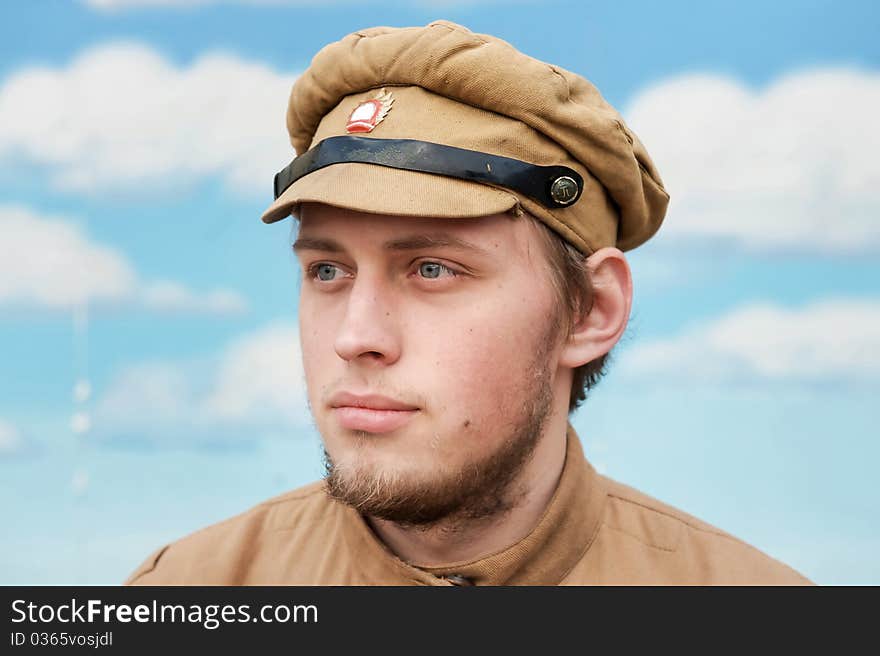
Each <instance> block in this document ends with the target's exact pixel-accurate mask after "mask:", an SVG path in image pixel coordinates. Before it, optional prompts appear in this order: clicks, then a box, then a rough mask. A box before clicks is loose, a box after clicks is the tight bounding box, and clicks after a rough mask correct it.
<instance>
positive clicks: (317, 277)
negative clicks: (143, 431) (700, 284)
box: [128, 21, 807, 585]
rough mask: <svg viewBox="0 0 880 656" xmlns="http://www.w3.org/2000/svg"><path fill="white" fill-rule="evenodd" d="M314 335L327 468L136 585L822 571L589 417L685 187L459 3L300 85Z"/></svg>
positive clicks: (289, 190) (322, 56)
mask: <svg viewBox="0 0 880 656" xmlns="http://www.w3.org/2000/svg"><path fill="white" fill-rule="evenodd" d="M287 126H288V130H289V132H290V137H291V142H292V144H293V146H294V147H295V149H296V151H297V153H298V157H297V158H296V159H295V160H294V161H293V162H292V163H291V165H290V166H288V167H287V168H286V169H284V170H283V171H281V172H280V173H279V174H278V175H277V176H276V180H275V193H276V200H275V202H274V203H273V205H272V206H271V207H270V208H269V209H268V210H267V211H266V213H265V214H264V216H263V220H264V221H265V222H267V223H271V222H274V221H277V220H281V219H283V218H285V217H287V216H290V215H291V214H292V213H293V214H294V215H295V217H296V220H297V221H298V222H299V223H298V231H297V234H296V241H295V243H294V244H293V249H294V251H295V252H296V255H297V257H298V259H299V261H300V263H301V266H302V270H303V281H302V288H301V293H300V306H299V316H300V337H301V346H302V352H303V362H304V367H305V376H306V382H307V388H308V396H309V403H310V408H311V411H312V413H313V415H314V418H315V422H316V424H317V427H318V429H319V431H320V433H321V435H322V438H323V441H324V447H325V452H326V460H327V477H326V480H325V481H323V482H320V483H315V484H312V485H310V486H307V487H304V488H302V489H299V490H295V491H293V492H290V493H287V494H284V495H282V496H280V497H277V498H275V499H272V500H269V501H267V502H265V503H262V504H260V505H258V506H256V507H255V508H253V509H251V510H249V511H247V512H245V513H243V514H242V515H239V516H237V517H234V518H232V519H229V520H227V521H225V522H221V523H219V524H216V525H214V526H211V527H208V528H206V529H203V530H201V531H199V532H197V533H194V534H192V535H190V536H188V537H185V538H183V539H181V540H179V541H177V542H175V543H173V544H171V545H169V546H166V547H164V548H162V549H160V550H159V551H157V552H156V553H154V554H153V555H152V556H150V557H149V558H148V559H147V560H146V561H145V562H144V563H143V565H141V567H139V568H138V569H137V570H136V571H135V572H134V573H133V574H132V576H131V577H130V578H129V579H128V582H129V583H135V584H186V583H191V584H331V585H348V584H366V585H373V584H380V585H382V584H386V585H408V584H417V585H497V584H505V585H514V584H527V585H528V584H541V585H548V584H550V585H554V584H590V583H620V584H634V583H636V584H639V583H660V584H680V583H690V584H709V583H732V584H739V583H763V584H769V583H773V584H796V583H805V582H807V581H806V580H805V579H804V578H803V577H801V576H800V575H799V574H797V573H796V572H794V571H793V570H791V569H790V568H788V567H786V566H785V565H783V564H781V563H778V562H777V561H775V560H773V559H771V558H769V557H768V556H766V555H764V554H763V553H761V552H759V551H758V550H756V549H754V548H752V547H750V546H748V545H746V544H744V543H742V542H741V541H739V540H737V539H736V538H734V537H732V536H730V535H728V534H726V533H724V532H722V531H720V530H718V529H716V528H714V527H712V526H709V525H707V524H705V523H703V522H701V521H699V520H697V519H695V518H693V517H690V516H689V515H686V514H684V513H682V512H680V511H678V510H676V509H674V508H671V507H669V506H666V505H664V504H662V503H660V502H658V501H656V500H654V499H651V498H649V497H647V496H645V495H643V494H641V493H639V492H637V491H635V490H633V489H631V488H629V487H626V486H624V485H621V484H620V483H616V482H614V481H612V480H610V479H608V478H605V477H603V476H600V475H598V474H597V473H596V472H595V471H594V470H593V468H592V467H591V466H590V464H589V463H588V462H587V461H586V460H585V458H584V456H583V453H582V450H581V446H580V442H579V439H578V436H577V435H576V434H575V432H574V430H573V429H572V427H571V425H570V424H568V415H569V413H570V412H571V411H572V410H573V409H574V408H575V407H577V405H578V404H579V403H580V402H581V401H582V400H583V399H584V398H585V395H586V391H587V390H588V389H589V387H591V386H592V385H593V384H595V382H596V381H597V380H598V378H599V376H600V375H601V373H602V369H603V366H604V362H605V357H606V355H607V354H608V352H609V351H610V350H611V349H612V348H613V347H614V345H615V344H616V343H617V341H618V340H619V339H620V337H621V335H622V334H623V332H624V329H625V328H626V324H627V320H628V318H629V313H630V307H631V302H632V281H631V276H630V270H629V267H628V265H627V262H626V259H625V257H624V255H623V252H622V251H624V250H627V249H631V248H635V247H636V246H638V245H640V244H641V243H643V242H644V241H645V240H647V239H648V238H649V237H651V236H652V235H653V234H654V232H656V230H657V229H658V228H659V226H660V223H661V222H662V220H663V216H664V214H665V211H666V206H667V202H668V195H667V194H666V192H665V190H664V188H663V185H662V182H661V180H660V177H659V174H658V172H657V170H656V168H655V167H654V164H653V163H652V161H651V159H650V158H649V156H648V154H647V152H646V151H645V148H644V147H643V145H642V144H641V142H640V141H639V140H638V138H637V137H636V136H635V135H633V134H632V132H631V131H630V130H629V129H628V128H627V127H626V125H625V124H624V122H623V120H622V119H621V117H620V115H619V114H618V113H617V112H616V111H615V110H614V109H613V108H612V107H610V106H609V105H608V104H607V103H606V102H605V101H604V100H603V99H602V97H601V96H600V95H599V93H598V91H597V90H596V89H595V88H594V87H593V86H592V85H591V84H590V83H589V82H587V81H586V80H584V79H583V78H581V77H578V76H576V75H574V74H572V73H569V72H567V71H564V70H562V69H559V68H557V67H554V66H550V65H547V64H544V63H542V62H539V61H537V60H534V59H532V58H530V57H527V56H526V55H524V54H522V53H519V52H518V51H516V50H514V49H513V48H512V47H511V46H509V45H508V44H506V43H505V42H503V41H500V40H498V39H496V38H494V37H490V36H485V35H477V34H473V33H471V32H469V31H468V30H466V29H465V28H463V27H460V26H458V25H455V24H452V23H448V22H445V21H438V22H435V23H432V24H430V25H428V26H426V27H424V28H405V29H392V28H374V29H370V30H365V31H362V32H358V33H355V34H352V35H349V36H348V37H346V38H345V39H343V40H342V41H340V42H338V43H334V44H331V45H329V46H327V47H326V48H324V49H323V50H322V51H321V52H319V53H318V55H317V56H316V57H315V59H314V60H313V62H312V64H311V66H310V68H309V69H308V70H307V71H306V72H305V73H304V74H303V75H302V76H301V77H300V78H299V79H298V80H297V82H296V84H295V85H294V87H293V90H292V93H291V97H290V103H289V109H288V117H287Z"/></svg>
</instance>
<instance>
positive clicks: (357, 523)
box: [340, 423, 605, 585]
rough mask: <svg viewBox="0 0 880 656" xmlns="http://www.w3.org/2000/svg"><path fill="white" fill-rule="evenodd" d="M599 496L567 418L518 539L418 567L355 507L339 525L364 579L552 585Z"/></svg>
mask: <svg viewBox="0 0 880 656" xmlns="http://www.w3.org/2000/svg"><path fill="white" fill-rule="evenodd" d="M604 502H605V489H604V487H603V485H602V479H601V477H600V476H599V475H598V474H597V473H596V471H595V470H594V469H593V467H592V466H591V465H590V463H589V462H588V461H587V460H586V458H585V457H584V453H583V449H582V447H581V443H580V439H579V438H578V436H577V433H576V432H575V430H574V428H573V427H572V426H571V424H570V423H569V424H568V430H567V431H566V453H565V464H564V466H563V469H562V474H561V476H560V479H559V484H558V485H557V487H556V491H555V492H554V494H553V496H552V498H551V499H550V503H549V504H548V505H547V508H546V509H545V510H544V514H543V515H542V516H541V519H540V520H539V521H538V524H537V525H536V526H535V527H534V528H533V529H532V531H531V532H530V533H529V534H528V535H526V536H525V537H524V538H522V539H521V540H520V541H518V542H516V543H514V544H512V545H511V546H509V547H507V548H506V549H503V550H502V551H499V552H497V553H494V554H491V555H488V556H485V557H483V558H480V559H477V560H472V561H467V562H460V563H450V564H448V565H442V566H437V567H430V568H418V567H414V566H412V565H409V564H407V563H405V562H403V561H402V560H401V559H400V558H398V557H397V556H395V555H394V554H393V553H392V552H391V551H390V550H389V549H388V548H387V547H386V546H385V545H384V544H383V543H382V542H381V540H379V538H378V537H377V536H376V535H375V533H373V531H372V529H371V528H370V527H369V525H368V524H367V522H366V521H365V520H364V518H363V517H362V516H361V515H360V514H359V513H358V512H357V511H355V510H353V509H351V508H349V507H347V506H341V504H340V506H341V507H342V508H343V513H344V514H343V517H342V518H341V520H342V521H341V524H342V526H341V528H342V532H343V534H344V538H345V541H346V544H347V546H348V548H349V549H351V551H352V554H351V555H352V558H353V560H354V561H355V562H356V564H357V565H356V566H357V567H358V568H359V569H361V572H362V575H363V576H364V578H365V579H366V580H367V581H368V582H369V583H370V584H378V585H413V584H415V585H454V584H456V581H460V580H461V577H463V578H464V579H467V580H468V581H470V582H471V583H472V584H474V585H556V584H558V583H559V582H560V581H562V579H563V578H564V577H565V576H566V574H568V572H570V571H571V569H572V568H573V567H574V566H575V564H577V562H578V561H580V560H581V558H583V556H584V554H585V553H586V552H587V549H589V547H590V544H591V543H592V541H593V539H594V537H595V535H596V533H597V531H598V529H599V524H600V519H601V516H602V511H603V506H604Z"/></svg>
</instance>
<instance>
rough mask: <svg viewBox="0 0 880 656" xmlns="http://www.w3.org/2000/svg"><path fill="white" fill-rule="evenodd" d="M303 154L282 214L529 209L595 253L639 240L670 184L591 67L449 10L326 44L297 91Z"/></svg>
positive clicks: (651, 227) (466, 213) (291, 119)
mask: <svg viewBox="0 0 880 656" xmlns="http://www.w3.org/2000/svg"><path fill="white" fill-rule="evenodd" d="M287 129H288V132H289V134H290V142H291V144H292V145H293V147H294V149H295V150H296V154H297V157H296V158H295V159H294V160H293V162H292V163H291V164H290V165H289V166H288V167H287V168H285V169H284V170H282V171H281V172H280V173H279V174H278V175H276V178H275V194H276V199H275V202H274V203H273V204H272V205H271V206H270V207H269V208H268V209H267V210H266V211H265V213H264V214H263V217H262V219H263V221H264V222H266V223H272V222H275V221H278V220H281V219H283V218H285V217H287V216H290V215H291V214H295V213H296V211H297V209H298V207H299V204H300V203H303V202H320V203H326V204H329V205H334V206H337V207H342V208H347V209H353V210H360V211H363V212H370V213H379V214H388V215H400V216H420V217H449V218H467V217H478V216H485V215H490V214H496V213H499V212H506V211H511V212H513V213H514V214H519V213H521V211H522V210H526V211H528V212H529V213H531V214H532V215H534V216H536V217H537V218H538V219H540V220H541V221H543V222H544V223H545V224H547V225H548V226H549V227H550V228H552V229H553V230H555V231H556V232H557V233H559V234H560V235H562V236H563V237H564V238H565V239H566V240H567V241H569V242H570V243H572V244H574V245H575V246H576V247H578V248H579V249H580V250H581V251H583V252H584V253H587V254H589V253H592V252H593V251H595V250H597V249H598V248H601V247H603V246H617V247H618V248H620V249H621V250H628V249H632V248H635V247H636V246H639V245H640V244H642V243H644V242H645V241H646V240H647V239H648V238H649V237H651V236H652V235H653V234H654V233H655V232H656V231H657V229H658V228H659V227H660V224H661V222H662V221H663V217H664V215H665V213H666V207H667V204H668V202H669V195H668V194H667V193H666V191H665V189H664V188H663V183H662V181H661V179H660V175H659V173H658V171H657V169H656V167H655V166H654V163H653V162H652V161H651V158H650V157H649V155H648V153H647V151H646V150H645V147H644V146H643V145H642V143H641V142H640V141H639V139H638V137H636V135H635V134H633V133H632V131H631V130H630V129H629V128H628V127H627V126H626V124H625V123H624V121H623V119H622V118H621V116H620V114H619V113H618V112H617V111H616V110H615V109H614V108H613V107H611V105H609V104H608V103H607V102H606V101H605V100H604V99H603V98H602V96H601V95H600V93H599V92H598V90H597V89H596V88H595V87H594V86H593V85H592V84H591V83H590V82H588V81H587V80H586V79H584V78H583V77H580V76H579V75H576V74H574V73H570V72H568V71H566V70H564V69H562V68H559V67H558V66H552V65H550V64H546V63H544V62H541V61H538V60H537V59H534V58H532V57H529V56H527V55H525V54H523V53H521V52H519V51H518V50H516V49H515V48H513V47H512V46H511V45H510V44H508V43H506V42H505V41H502V40H500V39H497V38H495V37H492V36H488V35H484V34H475V33H473V32H471V31H469V30H468V29H466V28H464V27H462V26H460V25H456V24H455V23H450V22H448V21H436V22H433V23H431V24H429V25H427V26H425V27H407V28H391V27H375V28H371V29H366V30H362V31H359V32H355V33H353V34H350V35H348V36H347V37H345V38H344V39H342V40H341V41H338V42H336V43H331V44H330V45H328V46H326V47H324V48H323V49H322V50H321V51H320V52H318V54H317V55H316V56H315V57H314V59H313V60H312V63H311V65H310V66H309V68H308V69H307V70H306V71H305V72H304V73H303V74H302V75H301V76H300V77H299V78H298V79H297V80H296V82H295V83H294V85H293V89H292V90H291V93H290V102H289V105H288V110H287Z"/></svg>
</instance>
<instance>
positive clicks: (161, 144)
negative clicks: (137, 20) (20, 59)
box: [0, 43, 294, 196]
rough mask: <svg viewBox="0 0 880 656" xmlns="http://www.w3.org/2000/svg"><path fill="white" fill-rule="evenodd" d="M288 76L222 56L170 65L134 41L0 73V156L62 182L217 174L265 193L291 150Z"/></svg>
mask: <svg viewBox="0 0 880 656" xmlns="http://www.w3.org/2000/svg"><path fill="white" fill-rule="evenodd" d="M293 80H294V77H293V76H290V75H283V74H280V73H277V72H275V71H273V70H271V69H270V68H267V67H266V66H264V65H262V64H259V63H255V62H249V61H245V60H242V59H240V58H238V57H236V56H234V55H231V54H223V53H213V54H206V55H204V56H202V57H200V58H199V59H197V60H196V61H194V62H193V63H192V64H190V65H189V66H186V67H177V66H175V65H174V64H173V63H171V62H169V61H168V60H167V59H165V58H164V57H163V56H162V55H161V54H159V53H158V52H156V51H155V50H153V49H151V48H150V47H148V46H146V45H142V44H137V43H114V44H107V45H102V46H99V47H96V48H93V49H90V50H87V51H85V52H84V53H82V54H81V55H79V56H78V57H77V58H76V59H74V60H73V61H72V62H71V63H70V65H69V66H67V67H66V68H60V69H59V68H44V67H43V68H38V67H31V68H26V69H23V70H20V71H18V72H16V73H14V74H13V75H11V76H10V77H8V78H7V79H6V80H5V81H4V82H3V84H2V86H0V116H3V121H2V122H0V158H3V157H5V158H6V159H9V160H10V161H12V162H15V161H19V159H20V158H23V159H24V160H26V161H29V162H33V163H36V164H38V165H43V166H45V167H47V168H48V170H49V173H50V180H51V182H52V183H53V184H54V185H55V186H56V187H59V188H63V189H69V190H78V191H84V192H92V193H104V194H107V193H113V194H117V193H119V192H126V191H128V192H135V193H138V192H139V193H143V192H144V191H148V190H151V189H156V188H161V187H166V186H170V185H178V184H181V183H187V182H192V181H195V180H198V179H201V178H204V177H206V176H219V177H220V178H222V179H223V180H224V181H225V182H226V183H227V184H228V185H230V186H232V187H233V188H235V189H238V190H240V191H244V190H247V191H249V192H250V193H255V194H259V195H261V196H266V195H267V194H269V193H270V192H269V189H270V188H271V179H272V176H273V175H274V173H275V172H276V171H277V170H278V169H280V168H281V167H283V166H284V165H286V164H287V163H288V162H289V160H290V159H291V157H292V156H293V149H292V148H291V147H290V145H289V143H288V137H287V132H286V129H285V122H284V115H285V111H286V106H287V98H288V95H289V93H290V87H291V85H292V83H293Z"/></svg>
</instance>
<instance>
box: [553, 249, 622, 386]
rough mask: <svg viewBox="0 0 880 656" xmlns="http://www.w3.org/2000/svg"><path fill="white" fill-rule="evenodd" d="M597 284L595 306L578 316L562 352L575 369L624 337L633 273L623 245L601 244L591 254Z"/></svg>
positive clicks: (589, 260)
mask: <svg viewBox="0 0 880 656" xmlns="http://www.w3.org/2000/svg"><path fill="white" fill-rule="evenodd" d="M587 266H588V267H589V270H590V278H591V281H592V287H593V298H592V301H593V302H592V307H587V308H584V309H583V312H582V314H581V316H580V317H576V318H575V319H574V322H575V325H574V327H573V328H572V334H571V336H570V337H569V338H568V340H567V341H566V342H565V344H564V346H563V348H562V352H561V353H560V356H559V364H560V366H565V367H570V368H572V369H574V368H576V367H580V366H581V365H583V364H586V363H587V362H590V361H592V360H595V359H596V358H598V357H601V356H603V355H605V354H606V353H608V352H609V351H610V350H611V349H612V348H613V347H614V345H615V344H617V342H618V341H619V340H620V338H621V336H622V335H623V331H624V330H626V324H627V322H628V321H629V313H630V309H631V308H632V273H631V272H630V269H629V263H628V262H627V261H626V257H624V255H623V252H621V251H620V249H617V248H612V247H606V248H600V249H599V250H597V251H596V252H595V253H593V254H592V255H590V257H589V258H587Z"/></svg>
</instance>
